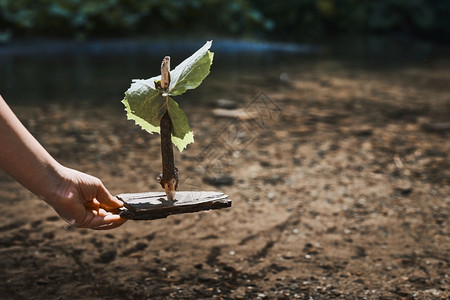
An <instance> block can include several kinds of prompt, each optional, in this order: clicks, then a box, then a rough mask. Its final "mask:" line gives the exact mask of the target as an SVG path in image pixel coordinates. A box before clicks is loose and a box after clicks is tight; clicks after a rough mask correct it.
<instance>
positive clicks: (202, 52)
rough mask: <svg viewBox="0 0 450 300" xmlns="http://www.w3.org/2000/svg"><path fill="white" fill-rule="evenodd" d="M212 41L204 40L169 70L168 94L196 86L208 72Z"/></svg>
mask: <svg viewBox="0 0 450 300" xmlns="http://www.w3.org/2000/svg"><path fill="white" fill-rule="evenodd" d="M211 45H212V41H209V42H206V44H205V45H204V46H203V47H201V48H200V49H199V50H197V52H195V53H194V54H192V55H191V56H190V57H188V58H187V59H185V60H184V61H183V62H182V63H181V64H179V65H178V66H177V67H176V68H175V69H174V70H172V71H170V78H171V79H170V85H169V94H170V95H171V96H177V95H181V94H183V93H184V92H186V91H187V90H192V89H195V88H196V87H198V86H199V85H200V84H201V83H202V81H203V79H205V78H206V76H208V74H209V69H210V68H211V64H212V61H213V58H214V53H212V52H210V51H209V48H211Z"/></svg>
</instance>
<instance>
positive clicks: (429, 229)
mask: <svg viewBox="0 0 450 300" xmlns="http://www.w3.org/2000/svg"><path fill="white" fill-rule="evenodd" d="M274 80H275V81H276V80H277V78H275V79H273V78H268V79H267V81H263V82H261V80H260V79H256V78H251V77H246V78H243V80H242V81H241V82H240V86H239V91H240V93H241V94H239V96H240V98H239V99H237V97H236V99H232V100H236V101H237V100H239V101H237V103H238V104H237V105H238V106H239V107H240V108H242V109H247V112H248V113H249V115H251V116H256V118H255V119H253V120H238V119H232V118H217V117H215V116H214V115H213V114H212V113H211V107H207V106H205V107H189V106H187V107H186V108H185V111H186V113H187V115H188V117H189V119H190V122H191V126H192V128H193V129H194V132H195V137H196V143H195V144H193V145H191V146H189V148H188V149H187V150H186V151H185V152H183V154H179V153H178V152H177V153H176V162H177V166H178V168H179V170H180V177H181V187H180V190H195V191H199V193H200V191H201V190H217V191H222V192H225V193H227V194H228V195H229V196H230V198H231V199H232V200H233V206H232V208H229V209H223V210H217V211H209V212H201V213H194V214H186V215H178V216H170V217H168V218H167V219H164V220H158V221H139V222H136V221H129V222H127V223H126V224H125V225H123V226H122V227H120V228H118V229H115V230H112V231H106V232H96V231H91V230H85V229H76V228H72V227H70V226H68V225H67V224H65V223H64V222H63V221H62V220H61V219H60V218H59V217H58V216H57V215H56V214H55V212H54V211H53V210H52V209H51V208H50V207H48V206H47V205H46V204H45V203H43V202H42V201H40V200H39V199H37V198H36V197H35V196H34V195H32V194H31V193H29V192H28V191H27V190H25V189H24V188H22V187H21V186H20V185H19V184H17V183H16V182H14V181H13V180H12V179H11V178H10V177H9V176H7V175H6V174H4V173H3V172H0V199H1V201H0V209H1V211H2V212H3V217H2V218H1V219H0V269H1V270H2V272H1V273H0V295H1V296H0V298H2V299H146V298H149V299H150V298H151V299H163V298H169V297H171V298H180V299H205V298H219V299H220V298H223V299H257V298H261V299H262V298H270V299H273V298H277V299H294V298H300V299H330V298H339V299H363V298H367V299H445V298H448V297H450V289H449V280H450V279H449V274H450V268H449V257H450V255H449V250H450V237H449V209H450V187H449V183H450V160H449V155H450V154H449V153H450V139H449V137H450V132H449V131H448V129H447V130H445V129H441V130H439V128H437V127H439V126H437V125H436V124H438V125H439V123H441V122H449V118H448V116H449V114H450V69H449V68H447V67H445V65H440V64H438V63H436V64H434V65H431V66H428V67H427V68H420V67H417V68H402V69H395V70H384V71H381V70H380V71H373V72H369V73H368V72H366V71H364V70H349V69H348V70H346V69H340V71H337V70H336V69H334V68H332V67H329V68H328V67H327V66H322V67H321V68H317V69H314V68H311V69H310V70H309V72H302V73H300V74H298V73H297V74H296V73H292V74H289V77H286V76H285V77H283V82H277V83H276V84H275V88H273V86H272V85H271V84H273V83H274ZM255 82H257V85H258V86H261V85H266V86H267V87H270V89H269V88H268V89H267V90H266V91H265V94H264V93H263V94H259V93H258V92H260V89H259V88H255V87H254V86H256V84H255ZM243 99H244V100H243ZM215 100H216V99H215V98H213V99H211V101H210V102H211V103H214V102H215ZM253 100H255V102H252V101H253ZM10 101H11V100H10ZM117 101H120V99H117ZM13 109H14V110H15V111H16V112H17V114H18V116H19V117H20V119H21V120H23V122H24V123H25V124H26V126H27V127H28V128H29V129H30V131H31V132H32V133H33V134H34V135H35V136H36V137H37V138H38V139H39V140H40V141H41V142H42V143H43V144H44V145H45V147H46V148H47V149H48V150H49V151H50V152H51V153H52V154H53V155H54V156H55V157H56V158H57V159H58V160H59V161H61V162H62V163H64V164H66V165H68V166H71V167H73V168H76V169H79V170H82V171H84V172H87V173H90V174H92V175H95V176H97V177H99V178H101V179H102V181H103V182H104V184H105V185H106V186H107V187H108V188H109V189H110V191H111V192H112V193H113V194H119V193H123V192H143V191H150V190H154V191H159V190H160V187H159V186H158V184H157V182H156V179H155V178H156V176H157V175H158V173H159V172H160V154H159V136H157V135H148V134H146V133H145V132H143V131H141V130H140V129H139V128H138V127H136V126H134V125H133V123H132V122H130V121H127V120H126V118H125V115H124V112H123V111H122V110H121V109H120V108H116V107H114V108H109V107H106V106H105V107H103V106H102V107H99V108H98V107H97V108H93V107H91V106H90V105H89V104H87V103H84V104H82V105H79V106H76V107H74V106H70V105H57V104H48V105H44V106H40V107H38V106H33V107H25V106H14V105H13ZM436 126H437V127H436ZM436 128H437V129H436ZM230 176H231V179H232V181H233V182H230V181H231V180H230ZM208 177H216V178H219V179H220V178H221V179H226V180H225V181H226V182H225V183H228V184H230V183H231V185H223V186H212V185H210V184H208V183H206V182H205V180H204V179H208Z"/></svg>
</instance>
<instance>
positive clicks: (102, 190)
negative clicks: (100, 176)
mask: <svg viewBox="0 0 450 300" xmlns="http://www.w3.org/2000/svg"><path fill="white" fill-rule="evenodd" d="M95 198H96V199H97V200H98V202H99V203H100V207H102V208H105V209H107V210H112V209H115V208H119V207H122V206H123V203H122V201H120V200H118V199H117V198H116V197H114V196H112V195H111V193H110V192H109V191H108V190H107V189H106V187H105V186H104V185H103V183H101V182H100V183H99V185H98V189H97V195H96V197H95Z"/></svg>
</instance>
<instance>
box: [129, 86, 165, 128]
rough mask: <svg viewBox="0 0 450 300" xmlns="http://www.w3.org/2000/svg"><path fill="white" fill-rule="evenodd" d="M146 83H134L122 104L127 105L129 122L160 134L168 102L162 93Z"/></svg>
mask: <svg viewBox="0 0 450 300" xmlns="http://www.w3.org/2000/svg"><path fill="white" fill-rule="evenodd" d="M146 81H147V80H145V81H144V80H136V81H134V83H133V84H132V85H131V87H130V88H129V89H128V91H126V92H125V99H123V100H122V103H123V104H124V105H125V111H126V112H127V118H128V120H134V121H135V123H136V124H138V125H140V126H141V127H142V129H144V130H146V131H148V132H149V133H153V132H158V133H159V122H160V120H161V118H162V116H163V115H164V114H165V112H166V111H167V107H166V101H165V99H164V98H163V97H162V96H161V94H160V92H159V91H157V90H155V89H154V88H152V87H151V86H150V85H148V84H147V82H146ZM153 86H154V83H153Z"/></svg>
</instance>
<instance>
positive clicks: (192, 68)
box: [122, 41, 214, 152]
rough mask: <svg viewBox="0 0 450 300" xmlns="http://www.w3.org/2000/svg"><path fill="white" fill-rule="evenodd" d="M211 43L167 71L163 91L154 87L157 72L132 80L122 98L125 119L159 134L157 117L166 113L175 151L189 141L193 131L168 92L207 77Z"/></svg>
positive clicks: (178, 92) (183, 89)
mask: <svg viewBox="0 0 450 300" xmlns="http://www.w3.org/2000/svg"><path fill="white" fill-rule="evenodd" d="M211 44H212V41H209V42H207V43H206V44H205V45H204V46H203V47H202V48H200V49H199V50H198V51H196V52H195V53H194V54H193V55H191V56H190V57H189V58H187V59H186V60H184V61H183V62H182V63H181V64H179V65H178V66H177V67H176V68H175V69H174V70H172V71H171V72H170V77H171V80H170V85H169V88H168V89H167V90H166V91H164V90H161V88H157V87H156V86H155V81H158V80H160V79H161V75H160V76H155V77H152V78H149V79H145V80H144V79H134V80H133V82H132V84H131V87H130V88H129V89H128V90H127V91H126V92H125V98H124V99H123V100H122V103H123V104H124V105H125V111H126V112H127V118H128V120H134V121H135V123H136V125H140V126H141V127H142V129H144V130H146V131H147V132H149V133H154V132H157V133H159V132H160V122H161V118H162V117H163V115H164V114H165V113H166V112H168V113H169V116H170V119H171V121H172V142H173V143H174V145H175V146H176V147H177V148H178V150H180V152H182V151H183V149H184V148H186V146H187V145H188V144H190V143H193V142H194V134H193V132H192V130H191V128H190V127H189V122H188V119H187V117H186V115H185V113H184V112H183V111H182V110H181V109H180V107H179V106H178V104H177V102H175V101H174V100H173V99H172V98H170V97H168V95H171V96H176V95H181V94H183V93H184V92H186V91H187V90H189V89H194V88H196V87H197V86H199V85H200V84H201V83H202V81H203V79H205V78H206V76H208V74H209V69H210V67H211V64H212V61H213V56H214V53H212V52H210V51H209V48H211ZM163 95H164V96H163Z"/></svg>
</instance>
